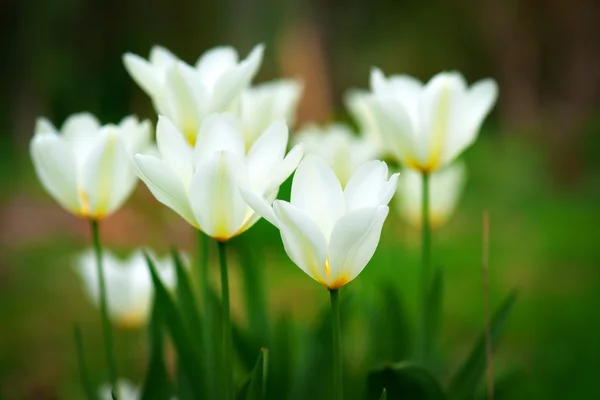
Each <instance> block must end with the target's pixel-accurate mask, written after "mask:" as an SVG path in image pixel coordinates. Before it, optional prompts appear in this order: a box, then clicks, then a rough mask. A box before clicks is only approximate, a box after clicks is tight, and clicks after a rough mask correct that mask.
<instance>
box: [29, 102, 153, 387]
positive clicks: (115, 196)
mask: <svg viewBox="0 0 600 400" xmlns="http://www.w3.org/2000/svg"><path fill="white" fill-rule="evenodd" d="M149 143H150V124H149V123H148V121H144V122H139V121H138V120H137V119H136V118H135V117H127V118H125V119H123V121H121V123H120V124H119V125H105V126H100V123H99V122H98V120H97V119H96V118H95V117H94V116H93V115H91V114H88V113H81V114H75V115H73V116H71V117H69V118H68V119H67V120H66V121H65V123H64V124H63V126H62V129H61V131H60V132H58V131H57V130H56V128H55V127H54V126H53V125H52V124H51V123H50V122H49V121H48V120H46V119H44V118H41V119H39V120H38V122H37V124H36V128H35V135H34V137H33V139H32V140H31V158H32V160H33V165H34V167H35V171H36V173H37V175H38V178H39V179H40V181H41V183H42V185H43V186H44V188H45V189H46V190H47V191H48V192H50V194H51V195H52V196H53V197H54V198H55V199H56V200H57V201H58V203H59V204H60V205H61V206H63V207H64V208H65V209H67V210H69V211H70V212H72V213H73V214H75V215H77V216H80V217H84V218H87V219H88V220H89V221H90V225H91V229H92V238H93V242H94V248H95V251H96V268H97V276H98V277H99V278H100V279H98V292H99V294H100V314H101V318H102V328H103V331H104V332H103V333H104V340H105V343H106V357H107V361H108V370H109V375H110V381H111V384H112V387H113V390H116V379H117V366H116V360H115V355H114V352H113V346H112V327H111V324H110V321H109V318H108V304H107V299H106V285H105V280H104V272H103V265H102V249H101V246H100V234H99V228H98V221H99V220H101V219H103V218H106V217H107V216H108V215H110V214H111V213H113V212H114V211H116V210H117V209H118V208H119V207H120V206H121V205H122V204H123V203H124V202H125V200H127V198H128V197H129V195H130V194H131V192H132V191H133V189H134V188H135V186H136V184H137V177H136V175H135V172H134V171H135V167H134V164H133V161H132V155H133V154H135V153H139V152H144V151H146V150H147V148H148V146H149Z"/></svg>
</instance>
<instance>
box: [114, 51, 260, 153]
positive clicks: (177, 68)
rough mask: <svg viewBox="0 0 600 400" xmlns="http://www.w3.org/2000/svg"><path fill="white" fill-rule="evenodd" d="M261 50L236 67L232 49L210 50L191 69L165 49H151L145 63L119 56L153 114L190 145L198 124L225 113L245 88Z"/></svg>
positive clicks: (250, 78) (133, 55)
mask: <svg viewBox="0 0 600 400" xmlns="http://www.w3.org/2000/svg"><path fill="white" fill-rule="evenodd" d="M262 55H263V46H262V45H257V46H256V47H254V49H253V50H252V51H251V52H250V55H249V56H248V57H247V58H246V59H244V60H242V61H238V54H237V51H236V50H235V49H234V48H233V47H228V46H224V47H215V48H213V49H211V50H208V51H206V52H205V53H204V54H203V55H202V56H201V57H200V58H199V59H198V61H197V62H196V64H195V65H194V66H190V65H188V64H186V63H185V62H183V61H181V60H179V59H178V58H177V57H176V56H174V55H173V54H172V53H171V52H169V51H168V50H167V49H165V48H163V47H159V46H155V47H153V48H152V50H151V51H150V57H149V60H148V61H147V60H145V59H143V58H141V57H140V56H137V55H135V54H131V53H127V54H125V55H124V56H123V62H124V64H125V68H126V69H127V71H128V72H129V74H130V75H131V77H132V78H133V79H134V80H135V81H136V82H137V84H138V85H139V86H140V87H141V88H142V89H143V90H144V91H145V92H146V93H147V94H148V95H149V96H150V98H151V99H152V101H153V103H154V108H155V109H156V112H157V113H158V114H162V115H165V116H167V117H168V118H169V119H170V120H171V121H173V123H174V124H175V126H177V128H178V129H179V130H180V131H181V132H182V133H183V134H184V136H185V138H186V140H187V141H188V142H189V143H191V144H192V145H193V144H194V143H195V141H196V135H197V134H198V129H199V128H200V125H201V124H202V121H203V119H204V118H205V117H206V116H207V115H209V114H210V113H214V112H223V111H228V110H230V108H231V107H232V106H233V105H234V103H235V100H236V99H237V98H238V97H239V96H240V94H241V93H242V91H243V90H244V89H246V87H247V86H248V85H249V84H250V81H251V80H252V78H253V77H254V75H255V74H256V72H257V71H258V68H259V67H260V64H261V62H262Z"/></svg>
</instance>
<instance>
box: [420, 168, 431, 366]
mask: <svg viewBox="0 0 600 400" xmlns="http://www.w3.org/2000/svg"><path fill="white" fill-rule="evenodd" d="M421 176H422V187H421V190H422V196H421V199H422V200H421V201H422V202H421V282H420V283H421V302H422V304H421V331H420V332H419V338H418V340H419V341H420V342H421V354H420V356H421V360H422V361H424V362H427V361H428V359H429V352H430V350H431V349H430V348H431V343H430V342H431V338H432V336H431V332H430V330H431V328H432V327H431V326H429V321H430V318H429V316H428V315H427V313H428V312H429V307H428V306H427V303H428V297H429V289H430V285H431V224H430V221H429V204H430V199H429V195H430V193H429V173H428V172H423V173H422V175H421Z"/></svg>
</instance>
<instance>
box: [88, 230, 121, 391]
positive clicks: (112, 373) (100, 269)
mask: <svg viewBox="0 0 600 400" xmlns="http://www.w3.org/2000/svg"><path fill="white" fill-rule="evenodd" d="M90 225H91V228H92V239H93V242H94V251H95V253H96V271H97V273H98V286H99V287H100V315H101V318H102V331H103V334H104V345H105V350H106V359H107V362H108V377H109V380H110V385H111V389H112V393H113V396H114V394H115V393H117V361H116V359H115V353H114V349H113V338H112V327H111V324H110V319H109V318H108V302H107V297H106V280H105V277H104V265H103V262H102V246H101V245H100V232H99V228H98V221H96V220H90Z"/></svg>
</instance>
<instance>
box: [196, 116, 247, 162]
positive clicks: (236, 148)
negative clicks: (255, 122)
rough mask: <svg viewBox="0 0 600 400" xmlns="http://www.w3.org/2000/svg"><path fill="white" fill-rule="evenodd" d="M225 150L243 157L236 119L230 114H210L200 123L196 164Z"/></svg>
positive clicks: (242, 147) (242, 139) (241, 138)
mask: <svg viewBox="0 0 600 400" xmlns="http://www.w3.org/2000/svg"><path fill="white" fill-rule="evenodd" d="M220 151H226V152H229V153H232V154H235V155H236V156H237V157H240V158H244V157H245V154H246V151H245V148H244V138H243V136H242V129H241V127H240V124H239V122H238V120H237V119H236V118H235V117H234V116H233V115H231V114H227V113H223V114H211V115H209V116H208V117H206V119H205V120H204V122H203V123H202V127H201V128H200V131H199V132H198V137H197V138H196V145H195V149H194V152H195V159H196V166H199V165H202V164H204V163H205V162H207V161H208V160H209V159H211V158H212V157H213V156H214V153H215V152H220Z"/></svg>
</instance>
